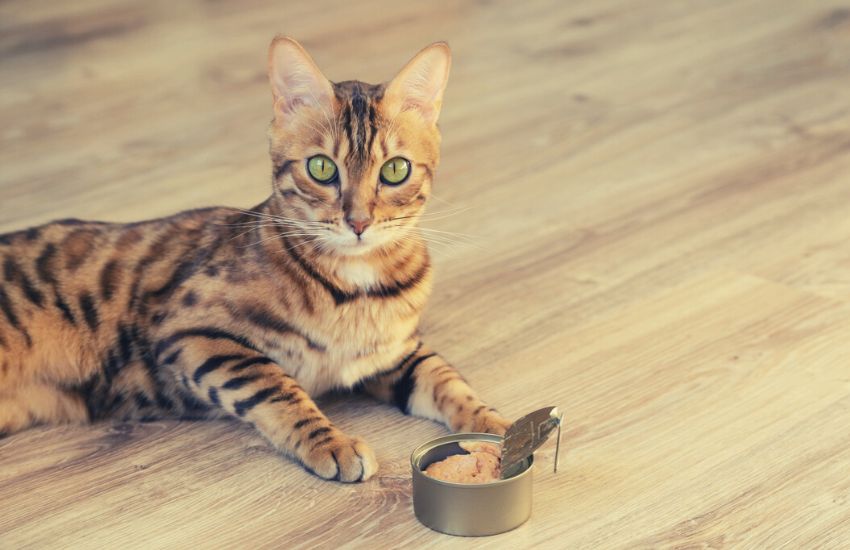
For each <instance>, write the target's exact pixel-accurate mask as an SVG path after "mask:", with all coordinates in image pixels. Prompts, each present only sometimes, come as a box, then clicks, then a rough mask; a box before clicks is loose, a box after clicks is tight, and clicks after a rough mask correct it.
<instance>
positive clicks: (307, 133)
mask: <svg viewBox="0 0 850 550" xmlns="http://www.w3.org/2000/svg"><path fill="white" fill-rule="evenodd" d="M450 62H451V58H450V52H449V48H448V46H447V45H446V44H444V43H436V44H433V45H431V46H429V47H427V48H425V49H424V50H422V51H421V52H419V53H418V54H417V55H416V56H415V57H414V58H413V59H412V60H411V61H410V62H409V63H408V64H407V65H406V66H405V67H404V68H403V69H402V70H401V72H399V73H398V75H397V76H396V77H395V78H394V79H393V80H391V81H390V82H388V83H384V84H379V85H371V84H366V83H363V82H359V81H347V82H340V83H331V82H330V81H328V80H327V78H325V77H324V76H323V75H322V73H321V72H320V71H319V69H318V68H317V67H316V65H315V63H314V62H313V60H312V59H311V58H310V56H309V55H308V54H307V52H306V51H304V49H303V48H302V47H301V46H300V45H299V44H298V43H297V42H295V41H294V40H292V39H290V38H285V37H278V38H276V39H275V40H274V41H273V42H272V44H271V47H270V49H269V78H270V82H271V88H272V96H273V108H274V118H273V120H272V123H271V125H270V129H269V139H270V154H271V159H272V164H273V178H272V180H273V185H272V194H271V196H270V197H269V198H268V199H267V200H266V201H265V202H263V203H262V204H260V205H259V206H256V207H255V208H253V209H252V210H250V211H239V210H234V209H230V208H206V209H201V210H192V211H187V212H182V213H179V214H177V215H175V216H172V217H168V218H163V219H159V220H152V221H145V222H139V223H131V224H114V223H101V222H85V221H79V220H74V219H70V220H62V221H57V222H53V223H49V224H47V225H43V226H40V227H35V228H32V229H28V230H25V231H19V232H16V233H9V234H5V235H0V257H1V259H2V263H3V266H2V271H3V277H2V280H0V434H4V435H8V434H11V433H14V432H17V431H19V430H22V429H24V428H27V427H28V426H33V425H36V424H58V423H72V422H88V421H94V420H98V419H103V418H118V419H139V420H145V419H150V418H157V417H163V416H178V417H204V418H210V417H216V416H221V415H229V416H232V417H235V418H239V419H242V420H243V421H245V422H249V423H251V424H252V425H253V426H255V427H256V429H257V430H259V431H260V432H261V433H262V434H263V435H264V436H265V437H266V438H267V439H268V440H269V441H270V442H271V443H272V444H273V445H275V446H276V447H277V448H278V449H280V450H281V451H283V452H285V453H287V454H289V455H290V456H293V457H295V458H296V459H297V460H299V461H301V463H303V464H304V466H305V467H306V468H308V469H309V470H310V471H312V472H314V473H315V474H317V475H318V476H321V477H323V478H326V479H337V480H340V481H346V482H350V481H363V480H366V479H368V478H369V477H370V476H372V475H373V474H374V473H375V471H376V470H377V462H376V460H375V455H374V453H373V451H372V450H371V449H370V448H369V447H368V446H367V445H366V444H365V443H364V442H363V441H362V440H361V439H360V438H357V437H352V436H349V435H347V434H345V433H343V432H342V431H340V430H339V429H338V428H336V427H335V426H334V424H333V423H332V422H331V421H330V420H329V419H328V418H327V417H326V416H325V415H324V414H322V412H321V411H320V410H319V409H318V407H317V406H316V404H315V403H314V402H313V400H312V399H311V397H310V396H311V395H318V394H321V393H323V392H325V391H328V390H331V389H340V388H353V389H358V390H362V391H365V392H367V393H368V394H371V395H373V396H375V397H376V398H378V399H380V400H383V401H386V402H390V403H394V404H395V405H397V406H398V407H399V408H400V409H401V410H402V411H404V412H405V413H408V414H415V415H418V416H422V417H425V418H431V419H435V420H439V421H443V422H445V423H446V424H447V425H448V426H449V427H450V428H451V429H453V430H458V431H483V432H493V433H498V434H500V433H504V431H505V429H506V428H507V426H508V425H509V424H510V423H509V422H508V421H506V420H505V419H504V418H503V417H502V416H500V415H499V414H498V413H497V412H496V411H495V409H493V408H491V407H488V406H487V405H486V404H484V403H483V402H482V400H481V399H480V398H479V397H478V396H477V395H476V393H475V392H474V391H473V390H472V389H471V388H470V387H469V386H468V385H467V383H466V382H465V381H464V379H463V378H462V377H461V375H460V374H458V372H457V371H456V370H455V369H454V368H453V367H452V366H450V365H449V364H448V363H447V362H446V361H445V360H444V359H443V358H441V357H440V356H439V355H437V354H436V353H435V352H434V351H432V350H431V349H430V348H429V347H428V346H427V345H426V344H424V343H422V342H421V341H420V338H419V335H418V333H417V325H418V323H419V317H420V314H421V311H422V307H423V306H424V304H425V301H426V298H427V296H428V294H429V292H430V288H431V279H432V274H431V263H430V261H429V256H428V250H427V248H426V243H425V242H424V241H423V239H422V237H421V236H420V234H419V231H418V229H417V227H416V224H417V221H418V218H419V216H420V214H421V213H422V212H423V208H424V207H425V203H426V201H427V199H428V197H429V194H430V190H431V185H432V180H433V178H434V172H435V170H436V168H437V164H438V161H439V144H440V133H439V131H438V128H437V124H436V123H437V116H438V114H439V111H440V106H441V102H442V97H443V90H444V89H445V86H446V81H447V78H448V74H449V67H450Z"/></svg>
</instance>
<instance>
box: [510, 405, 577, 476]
mask: <svg viewBox="0 0 850 550" xmlns="http://www.w3.org/2000/svg"><path fill="white" fill-rule="evenodd" d="M562 419H563V415H562V414H561V413H560V412H559V411H558V408H557V407H545V408H542V409H539V410H536V411H534V412H532V413H529V414H527V415H525V416H523V417H522V418H520V419H519V420H517V421H516V422H514V423H513V424H512V425H511V427H510V428H508V431H507V432H506V433H505V440H504V443H503V444H502V476H501V477H502V479H507V478H509V477H511V476H512V475H515V474H516V473H517V472H518V471H519V470H520V469H521V468H522V462H523V461H524V460H525V459H526V458H527V457H529V456H531V454H532V453H534V451H535V450H537V448H538V447H540V446H541V445H543V443H545V442H546V440H547V439H549V436H550V435H551V434H552V432H553V431H554V430H555V428H557V429H558V436H557V442H556V446H555V472H557V471H558V454H559V452H560V448H561V420H562Z"/></svg>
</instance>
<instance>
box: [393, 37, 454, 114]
mask: <svg viewBox="0 0 850 550" xmlns="http://www.w3.org/2000/svg"><path fill="white" fill-rule="evenodd" d="M451 65H452V54H451V50H450V49H449V45H448V44H446V43H445V42H436V43H434V44H431V45H430V46H428V47H426V48H425V49H423V50H422V51H420V52H419V53H418V54H416V55H415V56H414V57H413V59H411V60H410V61H408V62H407V65H405V66H404V68H403V69H402V70H401V71H400V72H399V73H398V74H397V75H396V76H395V78H393V79H392V80H391V81H390V82H389V84H387V89H386V92H385V93H384V102H386V104H387V106H388V108H389V109H390V110H395V111H396V112H398V111H406V110H416V111H419V113H420V114H421V115H422V118H423V119H424V120H425V122H427V123H428V124H436V122H437V117H439V115H440V107H441V106H442V104H443V91H445V89H446V83H447V82H448V80H449V69H450V68H451Z"/></svg>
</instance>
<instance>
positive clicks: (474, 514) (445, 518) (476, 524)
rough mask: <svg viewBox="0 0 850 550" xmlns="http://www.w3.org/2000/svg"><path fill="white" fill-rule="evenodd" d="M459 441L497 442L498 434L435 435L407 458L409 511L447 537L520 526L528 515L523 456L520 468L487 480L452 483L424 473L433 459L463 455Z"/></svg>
mask: <svg viewBox="0 0 850 550" xmlns="http://www.w3.org/2000/svg"><path fill="white" fill-rule="evenodd" d="M460 441H484V442H488V443H498V444H501V442H502V437H501V436H498V435H492V434H483V433H464V434H453V435H447V436H444V437H438V438H437V439H433V440H431V441H429V442H427V443H425V444H423V445H420V446H419V447H418V448H417V449H416V450H415V451H413V454H412V455H411V456H410V466H411V468H412V470H413V511H414V513H415V514H416V517H417V519H419V521H421V522H422V523H423V524H424V525H425V526H426V527H430V528H431V529H434V530H435V531H440V532H442V533H447V534H449V535H462V536H484V535H495V534H497V533H504V532H505V531H510V530H511V529H514V528H516V527H519V526H520V525H522V524H523V523H525V521H526V520H527V519H528V518H529V516H531V489H532V476H531V473H532V472H531V470H532V468H531V466H532V463H533V462H534V458H533V457H531V456H530V457H528V458H527V459H525V461H524V463H523V465H522V467H521V468H520V469H519V472H518V473H517V474H516V475H514V476H513V477H510V478H508V479H502V480H498V481H492V482H490V483H452V482H448V481H442V480H439V479H434V478H432V477H429V476H427V475H425V472H424V470H425V468H427V467H428V466H429V465H430V464H432V463H433V462H437V461H440V460H443V459H444V458H446V457H449V456H451V455H456V454H464V453H466V451H464V450H463V449H462V448H461V447H460V446H459V445H458V442H460Z"/></svg>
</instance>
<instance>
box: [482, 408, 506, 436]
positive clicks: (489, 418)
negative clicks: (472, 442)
mask: <svg viewBox="0 0 850 550" xmlns="http://www.w3.org/2000/svg"><path fill="white" fill-rule="evenodd" d="M511 424H513V422H511V421H510V420H508V419H507V418H504V417H503V416H502V415H500V414H499V413H497V412H495V411H490V412H489V414H487V415H482V417H481V418H479V419H478V421H477V423H476V426H475V431H476V432H484V433H488V434H496V435H505V432H506V431H508V428H510V427H511Z"/></svg>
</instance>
